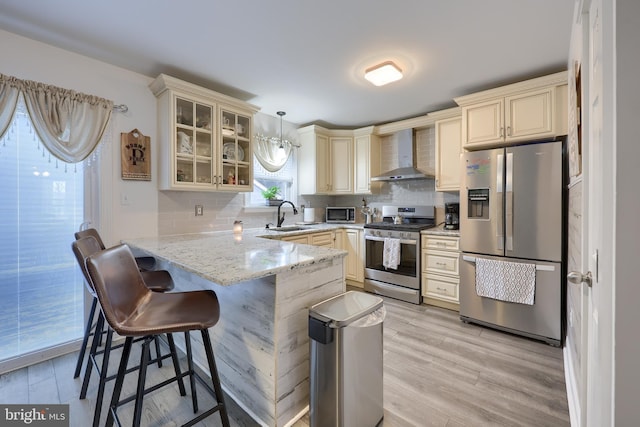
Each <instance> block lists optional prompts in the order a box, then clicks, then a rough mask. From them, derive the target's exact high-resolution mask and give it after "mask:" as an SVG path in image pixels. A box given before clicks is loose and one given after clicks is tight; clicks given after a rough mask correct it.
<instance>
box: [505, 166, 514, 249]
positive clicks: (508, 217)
mask: <svg viewBox="0 0 640 427" xmlns="http://www.w3.org/2000/svg"><path fill="white" fill-rule="evenodd" d="M505 190H506V191H505V222H506V233H507V239H506V240H507V242H506V244H507V250H508V251H512V250H513V153H507V179H506V189H505Z"/></svg>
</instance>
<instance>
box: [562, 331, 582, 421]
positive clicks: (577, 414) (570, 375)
mask: <svg viewBox="0 0 640 427" xmlns="http://www.w3.org/2000/svg"><path fill="white" fill-rule="evenodd" d="M569 348H570V343H569V342H567V343H565V346H564V348H563V349H562V356H563V358H564V382H565V385H566V388H567V403H568V405H569V421H570V422H571V427H581V426H582V420H581V414H582V412H581V410H580V399H579V398H580V395H579V393H578V384H577V383H576V378H577V376H576V372H575V367H574V366H573V363H572V360H571V357H570V354H569V352H570V350H569Z"/></svg>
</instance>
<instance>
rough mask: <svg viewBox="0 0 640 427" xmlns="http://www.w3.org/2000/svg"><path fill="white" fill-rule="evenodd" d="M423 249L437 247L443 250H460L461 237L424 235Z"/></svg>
mask: <svg viewBox="0 0 640 427" xmlns="http://www.w3.org/2000/svg"><path fill="white" fill-rule="evenodd" d="M422 249H437V250H441V251H458V250H460V238H459V237H447V236H430V235H423V236H422Z"/></svg>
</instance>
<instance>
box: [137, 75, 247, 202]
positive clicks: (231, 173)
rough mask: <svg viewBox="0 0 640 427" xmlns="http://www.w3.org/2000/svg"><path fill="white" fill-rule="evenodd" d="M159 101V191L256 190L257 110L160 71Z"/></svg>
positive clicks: (153, 86) (154, 85) (157, 81)
mask: <svg viewBox="0 0 640 427" xmlns="http://www.w3.org/2000/svg"><path fill="white" fill-rule="evenodd" d="M149 87H150V88H151V90H152V92H153V94H154V95H155V96H156V97H157V99H158V158H159V167H158V186H159V189H160V190H188V191H234V192H239V191H252V190H253V154H252V151H251V133H252V117H253V114H254V113H255V112H256V111H258V108H257V107H255V106H252V105H250V104H247V103H245V102H242V101H239V100H236V99H233V98H231V97H228V96H226V95H222V94H220V93H217V92H214V91H211V90H209V89H206V88H202V87H199V86H196V85H193V84H191V83H188V82H184V81H182V80H179V79H176V78H173V77H170V76H167V75H164V74H161V75H159V76H158V77H157V78H156V79H155V80H154V81H153V82H152V83H151V84H150V85H149Z"/></svg>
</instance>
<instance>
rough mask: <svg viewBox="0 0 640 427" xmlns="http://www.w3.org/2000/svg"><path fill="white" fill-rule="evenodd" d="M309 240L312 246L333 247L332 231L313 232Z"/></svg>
mask: <svg viewBox="0 0 640 427" xmlns="http://www.w3.org/2000/svg"><path fill="white" fill-rule="evenodd" d="M309 240H310V243H311V244H312V245H313V246H324V247H327V248H333V233H315V234H312V235H311V236H309Z"/></svg>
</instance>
